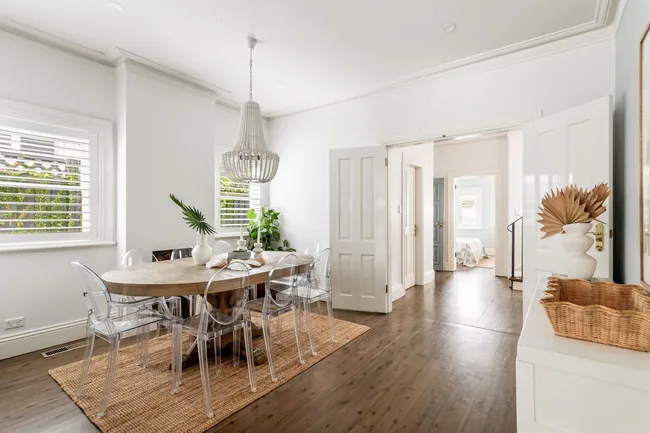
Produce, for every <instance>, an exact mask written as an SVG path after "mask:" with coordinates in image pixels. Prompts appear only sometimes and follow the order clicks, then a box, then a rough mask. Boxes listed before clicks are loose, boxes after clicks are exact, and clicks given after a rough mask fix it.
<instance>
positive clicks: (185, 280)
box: [101, 251, 313, 297]
mask: <svg viewBox="0 0 650 433" xmlns="http://www.w3.org/2000/svg"><path fill="white" fill-rule="evenodd" d="M287 254H289V253H287V252H285V251H264V252H263V253H262V257H263V258H264V261H265V263H264V266H260V267H258V268H255V267H253V268H251V270H250V271H249V284H250V285H252V286H254V285H256V284H260V283H264V282H266V279H267V278H268V276H269V272H270V271H271V269H272V268H273V266H275V264H276V263H277V262H278V261H279V260H280V259H281V258H282V257H284V256H286V255H287ZM293 254H295V255H296V257H297V258H298V266H297V267H296V270H295V272H296V273H297V274H301V273H304V272H307V269H308V268H309V265H310V264H311V262H312V260H313V257H312V256H310V255H308V254H301V253H293ZM217 271H218V269H216V268H207V267H205V265H196V264H194V261H193V260H192V259H191V258H187V259H178V260H165V261H162V262H153V263H143V264H140V265H133V266H129V267H126V268H123V269H116V270H113V271H108V272H104V273H103V274H102V275H101V278H102V280H104V282H105V283H106V286H107V287H108V291H109V292H110V293H114V294H117V295H127V296H154V297H155V296H175V295H176V296H187V295H202V294H204V293H205V286H206V285H207V283H208V281H210V278H212V277H213V276H214V274H215V273H216V272H217ZM274 275H275V276H277V277H278V278H282V277H286V276H289V275H290V269H289V267H286V268H282V269H276V271H275V272H274ZM240 279H241V273H240V272H237V271H231V270H228V269H226V270H225V271H223V272H221V274H219V276H218V277H217V279H216V280H214V281H213V282H212V284H211V285H210V293H220V292H228V291H232V290H236V289H238V288H239V287H238V285H239V283H240V281H239V280H240Z"/></svg>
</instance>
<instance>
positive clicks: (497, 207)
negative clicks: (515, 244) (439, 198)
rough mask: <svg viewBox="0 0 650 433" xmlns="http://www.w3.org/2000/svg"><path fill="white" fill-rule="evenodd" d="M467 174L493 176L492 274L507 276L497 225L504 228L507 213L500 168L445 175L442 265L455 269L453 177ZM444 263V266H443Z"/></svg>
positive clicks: (505, 260)
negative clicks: (445, 222) (445, 227)
mask: <svg viewBox="0 0 650 433" xmlns="http://www.w3.org/2000/svg"><path fill="white" fill-rule="evenodd" d="M468 176H494V201H495V203H494V250H495V260H494V275H495V276H499V277H504V276H505V277H507V276H508V270H507V266H506V265H507V256H508V254H507V251H506V249H507V245H504V243H503V242H501V240H502V239H501V232H500V231H499V227H501V226H503V230H504V231H505V230H506V226H507V225H508V223H507V222H505V221H506V219H507V215H508V209H507V206H508V204H507V203H508V201H507V200H505V201H504V197H503V188H504V182H503V181H504V179H503V175H502V174H501V170H500V169H490V170H467V171H458V172H453V173H450V174H448V175H447V176H446V177H445V184H446V185H445V188H446V189H445V207H446V209H445V218H446V219H447V229H446V230H445V231H444V239H443V241H444V243H445V255H444V258H443V266H444V268H443V269H444V270H446V271H456V258H455V251H454V250H455V249H456V242H455V239H456V206H455V200H456V191H455V190H454V185H455V182H454V179H456V178H457V177H468ZM445 265H446V266H445Z"/></svg>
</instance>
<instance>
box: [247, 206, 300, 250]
mask: <svg viewBox="0 0 650 433" xmlns="http://www.w3.org/2000/svg"><path fill="white" fill-rule="evenodd" d="M260 214H261V218H260V215H258V214H257V212H255V210H254V209H249V210H248V213H247V215H246V216H247V217H248V219H249V222H248V226H247V227H246V229H247V230H248V248H249V249H253V244H254V243H255V242H257V231H258V230H260V242H261V243H262V248H264V250H265V251H289V252H293V251H296V250H295V249H293V248H291V246H290V245H289V241H288V240H286V239H282V235H281V234H280V212H276V211H274V210H273V209H270V208H266V207H263V208H262V209H260Z"/></svg>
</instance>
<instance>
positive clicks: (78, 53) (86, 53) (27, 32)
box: [0, 17, 113, 67]
mask: <svg viewBox="0 0 650 433" xmlns="http://www.w3.org/2000/svg"><path fill="white" fill-rule="evenodd" d="M0 31H3V32H4V33H6V34H8V35H10V36H17V37H19V38H22V39H24V40H27V41H30V42H32V43H36V44H40V45H44V46H46V47H48V48H52V49H54V50H56V51H59V52H63V53H66V54H71V55H73V56H75V57H78V58H82V59H85V60H90V61H92V62H95V63H99V64H101V65H104V66H109V67H112V66H113V62H112V61H111V60H110V59H109V56H108V53H105V52H103V51H98V50H93V49H91V48H88V47H85V46H83V45H79V44H75V43H74V42H71V41H69V40H67V39H63V38H60V37H58V36H54V35H52V34H50V33H46V32H43V31H41V30H38V29H35V28H33V27H29V26H26V25H24V24H21V23H19V22H17V21H13V20H10V19H8V18H3V17H0Z"/></svg>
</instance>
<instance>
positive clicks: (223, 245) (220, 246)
mask: <svg viewBox="0 0 650 433" xmlns="http://www.w3.org/2000/svg"><path fill="white" fill-rule="evenodd" d="M232 250H233V247H232V245H230V244H229V243H228V242H226V241H218V242H217V243H215V244H214V246H213V247H212V252H213V253H214V255H216V256H218V255H220V254H224V253H228V251H232Z"/></svg>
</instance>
